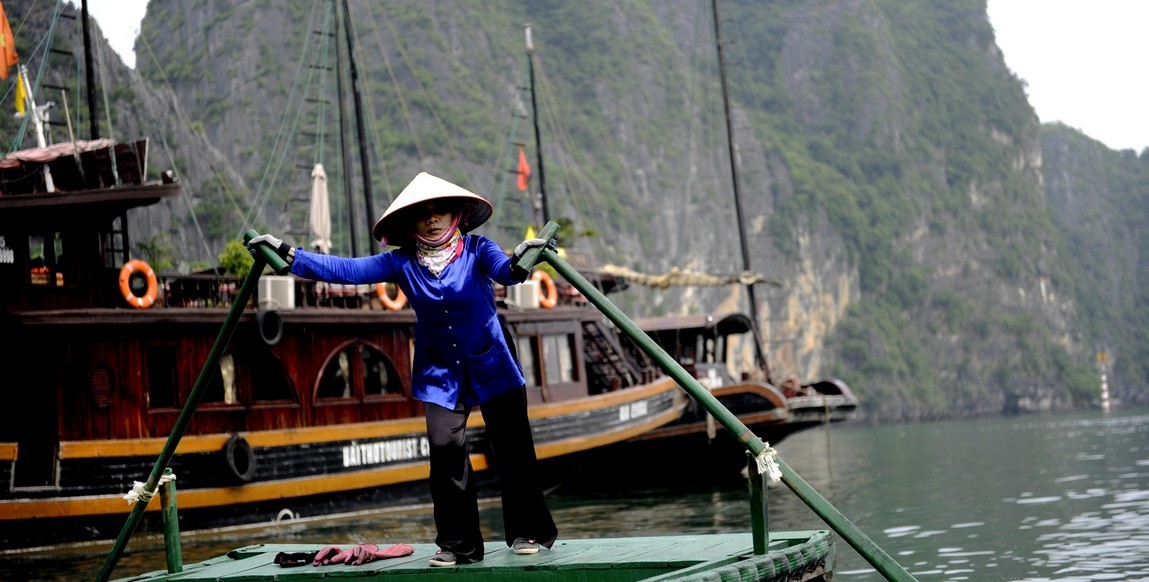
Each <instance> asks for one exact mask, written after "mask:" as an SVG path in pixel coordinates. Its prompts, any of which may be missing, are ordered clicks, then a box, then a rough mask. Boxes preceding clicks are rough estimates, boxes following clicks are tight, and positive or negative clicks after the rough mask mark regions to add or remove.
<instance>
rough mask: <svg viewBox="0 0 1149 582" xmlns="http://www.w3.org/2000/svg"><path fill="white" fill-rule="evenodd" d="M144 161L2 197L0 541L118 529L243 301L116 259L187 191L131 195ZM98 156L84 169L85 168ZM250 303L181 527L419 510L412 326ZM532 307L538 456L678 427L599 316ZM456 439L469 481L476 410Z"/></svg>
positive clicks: (32, 166) (267, 301) (329, 288)
mask: <svg viewBox="0 0 1149 582" xmlns="http://www.w3.org/2000/svg"><path fill="white" fill-rule="evenodd" d="M142 147H143V146H142V145H140V146H138V147H134V148H130V149H127V150H125V149H124V148H122V147H120V146H117V148H116V149H115V152H116V155H115V156H114V159H116V160H117V164H116V166H117V167H118V168H119V171H120V182H121V183H122V184H123V185H122V186H118V187H107V188H99V187H94V185H92V184H87V183H75V184H73V183H71V182H69V181H66V180H63V179H61V177H62V176H64V175H65V174H66V171H65V170H64V168H65V167H67V166H68V165H70V164H75V158H74V157H73V156H71V155H64V156H61V157H58V158H56V159H55V160H53V161H51V162H48V163H47V164H44V163H42V162H25V163H24V164H23V165H22V166H21V168H20V170H19V171H21V172H23V173H25V174H30V175H35V174H36V173H37V172H39V171H40V170H41V169H42V167H43V166H44V165H47V166H48V167H49V168H50V169H51V170H52V175H53V176H55V177H56V191H55V192H52V193H48V192H43V191H39V190H37V189H35V188H33V189H32V190H31V191H21V190H19V189H17V188H13V187H12V184H13V183H12V182H7V183H6V185H5V190H4V192H3V195H2V196H0V240H2V241H3V243H2V244H0V257H2V258H3V259H4V260H3V261H2V262H0V305H3V308H2V311H0V322H2V323H3V325H2V327H3V329H4V330H5V332H4V333H3V334H0V369H3V370H5V372H4V376H5V381H4V384H5V386H6V389H5V394H6V397H7V399H8V404H9V406H8V407H6V408H5V411H4V413H3V414H4V416H5V418H4V422H3V423H2V426H0V471H2V472H3V473H2V477H3V478H2V480H0V483H3V484H6V485H7V487H5V490H3V491H0V546H2V547H12V546H15V545H22V544H38V543H45V542H50V541H60V540H65V539H73V538H90V537H107V536H109V535H113V534H114V533H115V531H114V530H110V529H107V528H108V526H112V527H118V524H119V523H122V520H123V516H124V513H125V512H126V504H125V503H124V500H123V499H122V497H123V495H124V493H125V492H126V491H127V489H128V488H129V487H130V486H131V483H132V481H133V480H138V479H140V478H141V476H142V475H145V474H146V473H147V470H148V467H150V465H151V463H152V462H153V461H154V459H155V456H156V454H157V453H158V452H159V451H160V449H161V447H162V445H163V442H164V437H165V436H166V435H167V434H168V432H169V431H170V430H171V427H172V425H173V422H174V421H175V420H176V417H177V414H178V413H179V409H180V407H181V406H182V405H183V404H184V403H185V402H186V399H187V397H188V391H189V389H190V387H191V384H192V381H193V380H194V379H195V377H196V374H197V373H199V368H198V366H200V365H201V364H202V362H203V361H204V360H205V357H206V355H207V353H208V350H209V349H210V347H211V344H212V340H213V338H214V337H215V336H214V334H215V333H216V327H217V326H218V324H219V322H220V321H221V319H222V318H223V315H224V313H225V309H226V308H227V307H228V306H229V305H230V301H231V299H232V298H233V297H234V295H235V288H236V284H237V283H238V279H237V278H235V277H227V276H217V275H199V276H194V275H193V276H163V275H157V274H155V273H154V272H152V271H151V269H150V268H149V267H148V266H147V265H146V264H145V263H144V262H143V261H140V260H138V259H132V258H130V257H129V255H128V254H127V249H129V248H130V241H131V239H130V237H129V233H128V232H127V228H126V225H127V220H126V213H127V212H128V210H129V209H131V208H134V207H137V206H142V205H146V204H152V203H155V202H157V201H159V200H161V199H163V198H167V197H171V196H175V195H177V194H178V192H179V184H178V183H175V182H172V183H165V182H162V181H161V182H156V183H143V182H142V181H141V178H142V177H143V176H144V175H145V170H144V169H143V168H142V167H141V168H140V170H139V171H138V173H129V170H128V169H129V168H132V166H133V164H132V163H131V162H132V161H133V160H134V159H135V158H136V152H140V153H145V152H143V150H142V149H141V148H142ZM97 151H105V152H106V151H107V150H103V149H101V150H97ZM90 154H92V152H84V153H83V154H81V156H80V160H81V163H82V164H83V163H87V162H88V161H93V162H98V161H99V160H97V159H95V158H96V156H93V155H90ZM143 157H144V156H140V158H141V159H142V158H143ZM105 158H106V159H107V160H111V159H113V158H112V156H105ZM73 169H75V168H73ZM6 175H7V174H6ZM84 175H85V176H97V175H99V173H98V172H91V171H88V172H85V174H84ZM73 187H74V189H73ZM261 291H262V292H261V297H260V298H259V300H258V302H257V303H256V304H253V305H251V306H250V308H249V309H247V310H245V313H244V315H243V317H242V320H241V321H240V324H239V327H238V329H237V332H236V334H235V336H234V338H233V340H232V342H231V343H230V345H229V346H228V348H227V351H226V353H225V354H224V356H223V358H222V360H221V363H220V366H219V370H217V371H214V372H215V373H214V380H213V382H212V384H211V385H210V387H209V389H208V390H207V392H206V395H205V396H204V399H203V401H202V403H201V404H200V406H199V408H198V411H197V412H196V414H195V418H194V420H192V422H191V425H190V428H189V431H188V434H187V436H186V437H185V438H184V439H183V441H182V442H181V443H180V447H179V449H178V451H177V454H176V455H175V457H174V459H173V461H172V463H171V468H172V469H173V470H174V472H175V473H176V475H177V478H178V479H179V486H180V493H181V495H180V497H181V499H180V506H181V509H183V510H184V515H183V519H184V523H185V524H186V525H187V526H190V527H195V526H197V525H200V526H202V525H212V524H220V523H230V522H260V521H266V522H271V521H272V520H274V519H275V518H276V516H277V515H279V516H284V515H286V516H293V515H296V514H299V513H304V514H311V515H314V514H316V513H317V512H328V511H333V510H338V509H350V508H355V507H364V506H367V505H369V504H379V503H383V502H390V503H395V502H398V501H404V500H406V501H411V500H417V499H421V498H422V497H423V493H424V492H425V490H426V486H425V483H423V480H424V479H426V477H427V474H428V443H427V439H426V435H425V426H424V420H423V417H422V404H421V403H419V402H417V401H415V400H414V399H412V398H411V396H410V375H411V371H410V362H411V352H412V349H413V341H414V323H415V316H414V312H412V311H411V310H410V309H398V310H393V309H389V308H387V307H385V306H384V305H383V301H387V302H388V303H390V304H391V305H392V306H394V304H395V301H396V300H395V299H391V298H390V297H389V296H388V295H386V294H385V293H384V292H381V291H380V290H377V289H376V288H374V287H369V286H359V287H350V288H345V287H340V286H336V285H326V284H322V283H315V282H310V281H304V280H297V279H295V278H293V277H282V278H275V277H265V278H264V279H262V280H261ZM504 295H505V293H504ZM535 295H536V294H531V293H516V294H512V298H513V299H518V302H517V305H512V306H511V307H503V308H500V314H501V315H502V316H503V317H504V318H505V319H506V323H507V325H508V327H509V329H510V330H511V333H512V334H513V338H514V340H513V341H514V344H515V346H516V347H517V348H518V356H519V358H520V360H521V362H522V364H523V369H524V372H525V374H524V375H525V376H526V378H527V394H528V399H529V403H530V404H529V406H530V417H531V424H532V428H533V430H534V433H535V439H536V448H537V452H538V455H539V457H540V459H542V460H543V461H546V460H549V459H554V458H557V457H561V456H564V455H568V454H571V453H577V452H580V451H586V450H589V449H592V448H595V447H599V446H603V445H607V444H610V443H614V442H618V441H622V440H625V439H627V438H632V437H634V436H637V435H639V434H642V433H644V432H646V431H649V430H651V429H653V428H656V427H658V426H661V425H663V424H666V423H668V422H670V421H672V420H674V419H676V418H678V417H679V416H680V414H681V412H682V410H683V407H684V404H685V403H684V398H683V395H682V394H681V391H680V390H679V389H678V388H677V387H676V385H675V384H674V382H673V381H671V380H670V379H669V378H666V377H665V376H661V375H659V374H656V373H654V372H653V371H652V370H651V369H646V370H644V369H641V368H638V367H636V366H634V365H633V363H632V362H630V361H628V360H627V359H626V358H625V355H624V354H623V353H622V351H621V350H620V349H619V342H618V339H617V337H615V336H614V332H613V331H612V330H611V329H610V328H609V327H608V326H607V325H606V324H605V322H604V321H603V320H602V318H601V317H599V316H597V314H596V312H594V311H593V310H590V309H587V308H586V307H585V306H584V305H577V304H573V303H571V302H570V301H569V296H563V295H558V294H557V293H556V294H555V295H554V296H551V297H550V298H554V299H555V300H556V303H557V304H555V305H554V306H553V307H550V308H542V307H538V301H537V299H531V297H532V296H535ZM381 298H386V299H381ZM511 303H512V304H514V303H516V302H514V301H512V302H511ZM469 430H470V431H471V433H472V439H471V440H472V442H473V443H474V447H475V449H474V452H473V455H472V463H473V465H474V467H475V468H476V470H479V471H482V470H484V469H486V468H487V467H488V463H487V461H486V457H485V455H484V453H483V447H484V445H483V438H482V432H483V428H482V418H481V415H475V416H474V417H472V419H471V422H470V427H469Z"/></svg>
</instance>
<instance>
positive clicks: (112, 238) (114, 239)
mask: <svg viewBox="0 0 1149 582" xmlns="http://www.w3.org/2000/svg"><path fill="white" fill-rule="evenodd" d="M123 225H124V218H123V217H122V216H117V217H116V218H115V219H113V220H112V225H111V228H110V229H108V230H106V231H104V236H103V241H102V242H103V245H104V266H105V267H107V268H109V269H119V268H120V266H121V265H123V264H124V263H126V262H128V252H127V249H125V248H124V226H123Z"/></svg>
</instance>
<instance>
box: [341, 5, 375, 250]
mask: <svg viewBox="0 0 1149 582" xmlns="http://www.w3.org/2000/svg"><path fill="white" fill-rule="evenodd" d="M333 4H334V5H335V11H336V18H335V26H336V29H338V27H339V17H338V13H339V7H340V6H341V5H340V4H338V3H335V2H333ZM340 52H341V51H340V50H339V37H338V35H336V37H335V73H336V74H335V79H336V87H337V89H336V93H337V95H336V101H337V102H338V103H339V146H340V148H341V149H342V153H343V190H344V192H345V194H346V196H347V229H348V230H347V232H348V233H349V234H350V236H349V238H350V241H351V256H353V257H358V256H359V242H358V241H359V237H358V235H357V234H356V233H355V230H356V229H355V202H354V200H355V199H354V196H352V194H351V189H352V183H351V171H352V168H351V157H350V156H349V155H348V151H349V150H350V149H351V146H350V145H349V144H348V143H347V128H346V117H347V115H346V112H345V111H344V109H343V83H344V81H343V63H342V62H340V59H339V54H340ZM368 220H370V218H368Z"/></svg>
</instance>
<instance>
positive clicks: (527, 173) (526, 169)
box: [519, 148, 531, 191]
mask: <svg viewBox="0 0 1149 582" xmlns="http://www.w3.org/2000/svg"><path fill="white" fill-rule="evenodd" d="M530 179H531V167H530V166H528V165H527V154H526V152H524V151H523V148H519V190H523V191H526V189H527V183H528V182H529V181H530Z"/></svg>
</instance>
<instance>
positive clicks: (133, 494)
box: [124, 473, 176, 505]
mask: <svg viewBox="0 0 1149 582" xmlns="http://www.w3.org/2000/svg"><path fill="white" fill-rule="evenodd" d="M175 480H176V475H175V473H169V474H165V475H162V476H160V481H159V483H156V488H155V490H154V491H145V490H144V486H145V485H147V483H140V482H139V481H132V490H131V491H128V494H127V495H125V496H124V501H127V502H128V505H131V504H133V503H135V502H137V501H143V502H144V503H145V504H148V503H151V502H152V499H153V498H155V496H156V494H157V493H159V492H160V487H163V486H164V483H167V482H169V481H175Z"/></svg>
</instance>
